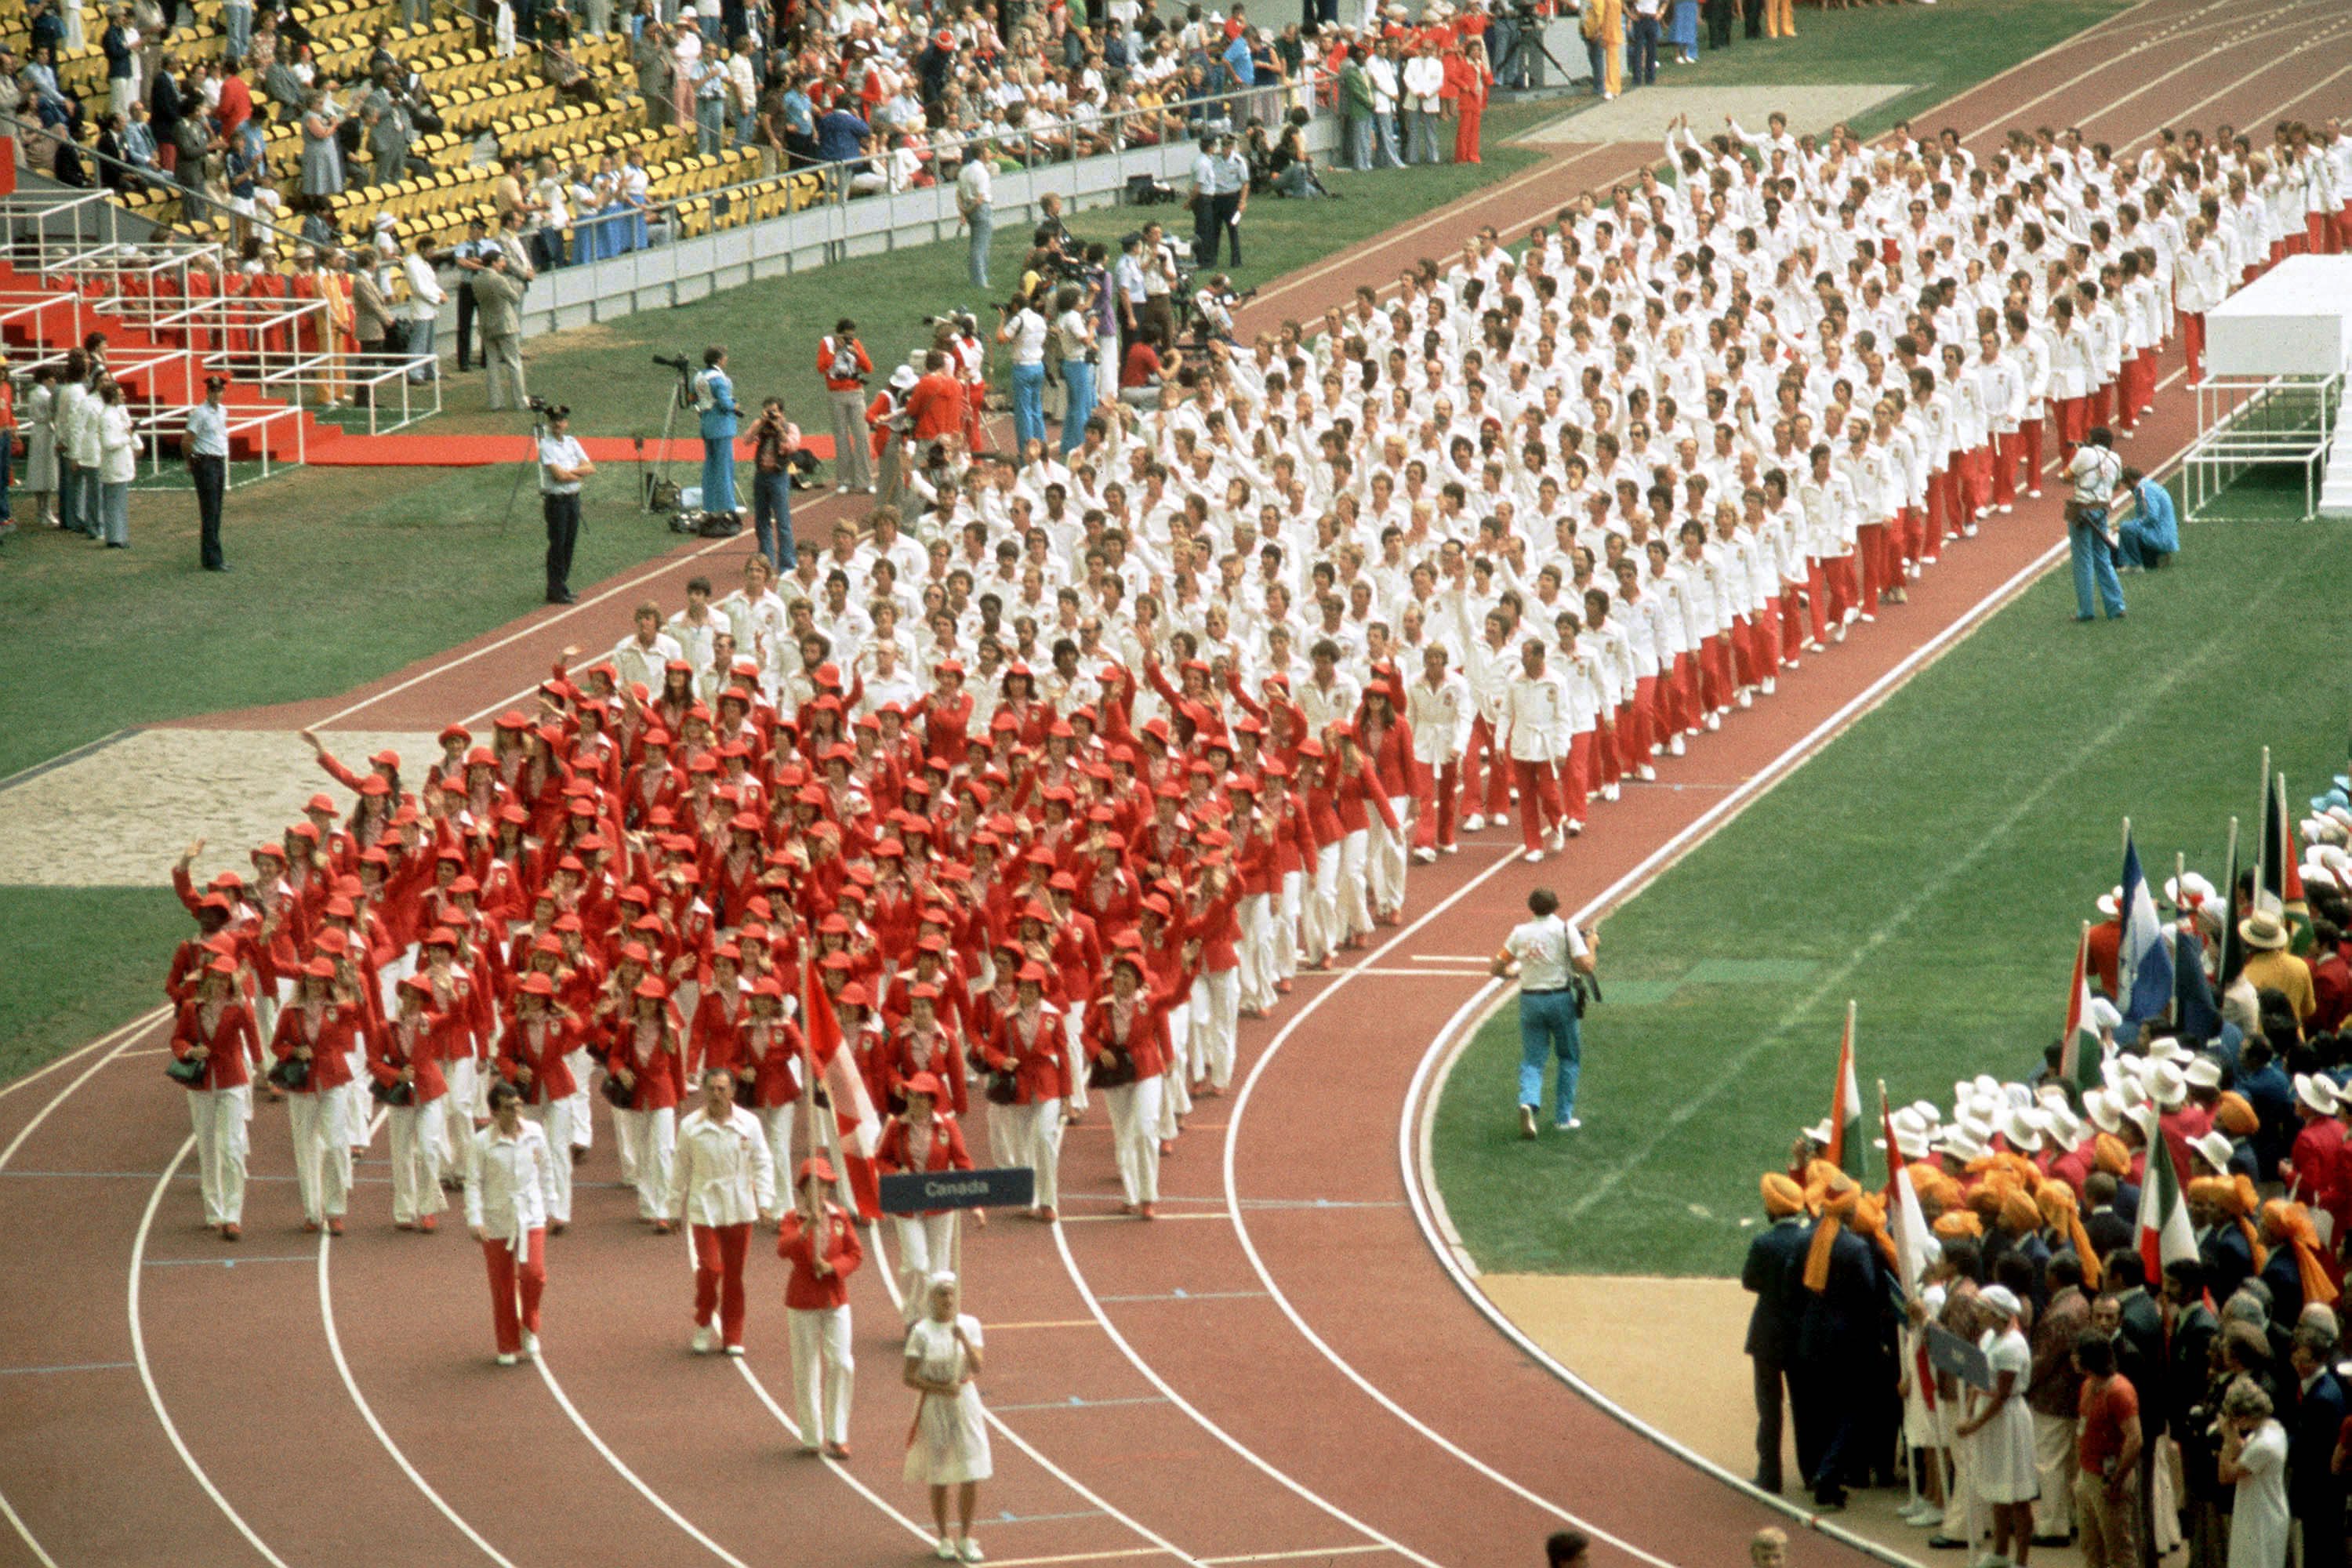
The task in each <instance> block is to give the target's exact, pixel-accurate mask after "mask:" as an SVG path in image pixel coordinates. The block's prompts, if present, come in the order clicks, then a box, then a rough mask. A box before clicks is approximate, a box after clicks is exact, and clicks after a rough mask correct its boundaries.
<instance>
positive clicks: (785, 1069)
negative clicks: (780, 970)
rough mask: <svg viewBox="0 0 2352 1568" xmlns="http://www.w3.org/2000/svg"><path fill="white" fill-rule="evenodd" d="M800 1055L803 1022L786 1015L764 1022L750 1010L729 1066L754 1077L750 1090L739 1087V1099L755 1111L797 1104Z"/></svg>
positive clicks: (799, 1090) (744, 1019)
mask: <svg viewBox="0 0 2352 1568" xmlns="http://www.w3.org/2000/svg"><path fill="white" fill-rule="evenodd" d="M800 1058H801V1030H800V1026H799V1025H797V1024H795V1023H793V1021H792V1020H791V1019H790V1018H787V1017H785V1016H782V1014H778V1015H777V1016H775V1017H774V1018H772V1019H769V1020H767V1021H766V1022H764V1023H763V1022H761V1020H760V1019H758V1018H755V1017H753V1016H751V1014H750V1012H749V1011H748V1010H747V1011H746V1012H745V1014H744V1016H743V1021H742V1024H741V1026H740V1027H739V1028H738V1030H737V1031H736V1036H735V1051H734V1057H733V1059H732V1060H731V1061H730V1063H729V1065H730V1067H732V1068H735V1069H736V1071H737V1072H738V1073H739V1074H740V1073H743V1072H749V1073H751V1074H752V1075H753V1076H752V1079H751V1087H750V1089H748V1090H745V1089H738V1091H737V1093H736V1099H737V1100H739V1101H740V1102H741V1103H742V1104H744V1105H746V1106H749V1107H751V1109H752V1110H774V1109H775V1108H776V1107H777V1106H780V1105H791V1104H793V1102H794V1101H796V1100H799V1099H800V1097H801V1080H800V1068H799V1062H800Z"/></svg>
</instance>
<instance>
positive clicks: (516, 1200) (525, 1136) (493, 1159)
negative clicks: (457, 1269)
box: [466, 1121, 555, 1250]
mask: <svg viewBox="0 0 2352 1568" xmlns="http://www.w3.org/2000/svg"><path fill="white" fill-rule="evenodd" d="M554 1205H555V1156H554V1155H553V1154H551V1153H550V1152H548V1147H547V1134H546V1133H545V1132H544V1131H541V1129H540V1125H539V1123H538V1122H536V1121H525V1122H523V1123H521V1124H520V1126H518V1127H517V1128H516V1129H515V1131H514V1135H513V1136H512V1137H509V1136H508V1135H507V1134H506V1133H504V1132H502V1131H499V1124H498V1123H497V1122H495V1121H493V1122H491V1123H490V1124H489V1125H488V1127H485V1128H483V1129H482V1130H481V1131H478V1132H477V1133H475V1134H474V1142H473V1143H472V1144H471V1146H469V1147H468V1148H467V1151H466V1224H467V1226H470V1227H472V1228H474V1229H477V1230H479V1231H480V1232H481V1233H482V1234H483V1235H485V1236H487V1237H490V1238H491V1239H493V1240H499V1241H505V1242H508V1243H509V1244H511V1245H512V1246H514V1247H516V1248H517V1249H518V1250H520V1248H521V1247H522V1244H523V1242H524V1240H525V1238H526V1237H529V1236H530V1233H531V1232H532V1231H534V1230H539V1229H541V1228H543V1227H544V1226H546V1224H547V1216H548V1214H549V1212H550V1211H551V1209H552V1208H553V1207H554Z"/></svg>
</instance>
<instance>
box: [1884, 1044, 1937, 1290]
mask: <svg viewBox="0 0 2352 1568" xmlns="http://www.w3.org/2000/svg"><path fill="white" fill-rule="evenodd" d="M1878 1124H1879V1125H1880V1126H1881V1127H1882V1128H1884V1129H1885V1133H1884V1134H1883V1136H1884V1137H1885V1139H1886V1226H1887V1229H1888V1230H1889V1231H1891V1232H1893V1233H1894V1241H1895V1259H1896V1261H1897V1264H1898V1265H1899V1268H1900V1270H1901V1273H1902V1277H1903V1281H1902V1282H1903V1294H1904V1296H1905V1298H1906V1300H1907V1299H1908V1298H1910V1297H1913V1296H1916V1295H1917V1294H1918V1293H1919V1282H1920V1280H1921V1279H1923V1278H1925V1276H1926V1275H1927V1214H1926V1212H1925V1211H1924V1210H1922V1209H1921V1208H1920V1207H1919V1194H1918V1193H1917V1192H1916V1190H1914V1188H1913V1187H1912V1185H1911V1169H1910V1166H1909V1165H1908V1164H1907V1163H1906V1162H1905V1160H1904V1158H1903V1151H1902V1148H1901V1146H1900V1145H1898V1144H1897V1143H1896V1142H1895V1115H1894V1112H1893V1111H1891V1110H1888V1109H1887V1105H1886V1080H1885V1079H1880V1080H1879V1084H1878Z"/></svg>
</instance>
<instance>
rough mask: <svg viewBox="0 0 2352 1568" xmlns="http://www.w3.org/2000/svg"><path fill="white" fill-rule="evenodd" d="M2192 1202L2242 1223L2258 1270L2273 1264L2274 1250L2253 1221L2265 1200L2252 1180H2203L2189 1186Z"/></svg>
mask: <svg viewBox="0 0 2352 1568" xmlns="http://www.w3.org/2000/svg"><path fill="white" fill-rule="evenodd" d="M2189 1201H2190V1202H2192V1203H2201V1204H2209V1205H2211V1206H2212V1207H2213V1209H2214V1210H2215V1211H2216V1212H2217V1213H2220V1214H2223V1215H2228V1216H2229V1217H2230V1218H2231V1219H2233V1220H2235V1221H2237V1222H2238V1230H2239V1232H2240V1234H2242V1236H2244V1237H2245V1238H2246V1245H2247V1247H2250V1248H2252V1252H2253V1260H2254V1267H2255V1268H2257V1269H2259V1268H2262V1266H2263V1264H2265V1263H2267V1262H2269V1261H2270V1249H2269V1248H2268V1247H2264V1246H2263V1237H2262V1233H2261V1232H2260V1231H2258V1230H2256V1229H2255V1228H2254V1222H2253V1220H2252V1218H2251V1217H2249V1216H2251V1215H2252V1214H2253V1213H2254V1211H2255V1210H2256V1209H2257V1208H2258V1207H2259V1206H2260V1205H2261V1200H2260V1199H2259V1198H2258V1197H2256V1196H2255V1194H2254V1184H2253V1181H2252V1178H2251V1177H2248V1176H2245V1175H2242V1174H2241V1175H2239V1176H2237V1177H2236V1178H2234V1179H2232V1178H2231V1177H2229V1176H2200V1177H2198V1178H2197V1179H2196V1180H2195V1181H2193V1182H2191V1183H2189Z"/></svg>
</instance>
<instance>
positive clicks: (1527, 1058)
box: [1487, 888, 1601, 1138]
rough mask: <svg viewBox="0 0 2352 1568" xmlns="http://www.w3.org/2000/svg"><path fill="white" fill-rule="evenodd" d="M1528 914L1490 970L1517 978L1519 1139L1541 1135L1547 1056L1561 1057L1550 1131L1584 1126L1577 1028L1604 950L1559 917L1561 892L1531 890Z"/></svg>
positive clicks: (1590, 934) (1594, 935) (1596, 934)
mask: <svg viewBox="0 0 2352 1568" xmlns="http://www.w3.org/2000/svg"><path fill="white" fill-rule="evenodd" d="M1528 916H1529V917H1530V918H1529V919H1528V920H1525V921H1521V922H1520V923H1519V924H1517V925H1516V926H1514V927H1512V928H1511V934H1510V935H1509V936H1508V937H1506V938H1505V939H1504V941H1503V948H1502V951H1501V952H1497V953H1496V955H1495V959H1494V962H1493V963H1491V964H1489V965H1488V966H1487V972H1488V973H1491V974H1493V975H1494V976H1495V978H1496V979H1497V980H1510V979H1514V978H1516V979H1517V981H1518V983H1519V1136H1520V1137H1522V1138H1533V1137H1534V1136H1536V1115H1537V1112H1538V1111H1539V1110H1542V1109H1543V1069H1544V1061H1545V1058H1557V1064H1558V1065H1557V1066H1556V1068H1554V1071H1553V1079H1554V1089H1553V1096H1552V1131H1555V1132H1569V1131H1574V1130H1575V1129H1577V1128H1579V1127H1580V1126H1582V1125H1583V1122H1582V1121H1580V1120H1579V1119H1578V1117H1577V1114H1576V1081H1577V1078H1578V1076H1579V1075H1580V1072H1581V1070H1582V1068H1583V1063H1584V1043H1583V1039H1582V1037H1581V1035H1580V1031H1579V1029H1578V1026H1577V1020H1578V1018H1579V1017H1580V1016H1581V1015H1582V1014H1583V1012H1584V996H1583V991H1584V986H1585V984H1586V982H1587V981H1588V980H1589V979H1590V978H1591V975H1592V973H1593V972H1594V956H1593V955H1594V954H1595V953H1596V952H1599V951H1600V946H1601V933H1600V931H1598V930H1591V931H1579V930H1578V929H1577V928H1576V927H1574V926H1572V925H1570V924H1569V923H1568V921H1564V920H1562V919H1560V918H1559V894H1557V893H1555V892H1553V891H1552V890H1551V889H1549V888H1538V889H1535V891H1533V892H1531V893H1529V894H1528Z"/></svg>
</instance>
